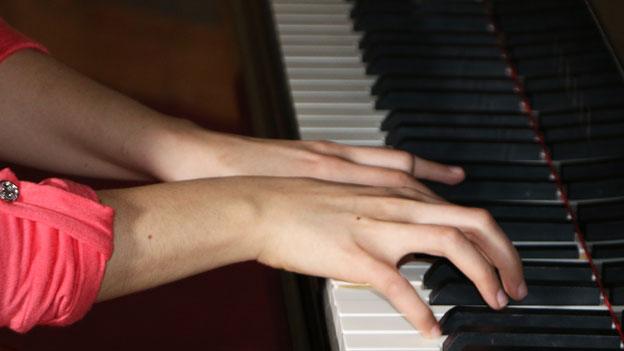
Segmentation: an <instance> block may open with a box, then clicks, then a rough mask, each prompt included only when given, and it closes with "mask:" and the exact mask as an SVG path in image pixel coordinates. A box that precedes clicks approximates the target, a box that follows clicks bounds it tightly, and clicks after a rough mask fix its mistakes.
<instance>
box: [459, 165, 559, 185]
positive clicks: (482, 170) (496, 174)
mask: <svg viewBox="0 0 624 351" xmlns="http://www.w3.org/2000/svg"><path fill="white" fill-rule="evenodd" d="M459 165H460V166H462V167H463V168H464V172H465V173H466V179H469V180H472V179H474V180H507V181H514V180H520V181H527V180H533V181H542V182H545V181H550V174H551V173H550V169H549V168H548V167H547V166H546V165H544V164H514V163H463V164H459Z"/></svg>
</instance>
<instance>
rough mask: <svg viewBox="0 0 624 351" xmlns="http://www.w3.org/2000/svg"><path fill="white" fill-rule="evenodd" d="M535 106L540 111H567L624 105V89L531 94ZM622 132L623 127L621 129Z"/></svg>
mask: <svg viewBox="0 0 624 351" xmlns="http://www.w3.org/2000/svg"><path fill="white" fill-rule="evenodd" d="M531 102H532V104H533V108H534V109H536V110H538V111H540V112H557V111H567V110H569V109H570V107H573V108H574V107H576V108H585V109H587V108H619V107H624V106H623V105H624V89H622V88H617V89H613V88H607V89H589V90H582V91H576V92H570V91H561V92H552V93H545V92H542V93H539V94H534V95H533V96H531ZM619 132H620V133H621V129H620V130H619Z"/></svg>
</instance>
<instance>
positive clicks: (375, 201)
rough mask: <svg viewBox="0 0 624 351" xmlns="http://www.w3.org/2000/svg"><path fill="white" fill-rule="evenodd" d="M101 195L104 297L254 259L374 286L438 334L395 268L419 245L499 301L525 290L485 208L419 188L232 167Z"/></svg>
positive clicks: (513, 256)
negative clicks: (108, 234) (106, 232)
mask: <svg viewBox="0 0 624 351" xmlns="http://www.w3.org/2000/svg"><path fill="white" fill-rule="evenodd" d="M99 195H100V197H101V198H102V199H103V201H104V203H105V204H108V205H110V206H112V207H114V208H115V209H116V210H117V220H116V224H115V232H116V241H115V247H116V250H115V253H114V255H113V258H112V260H111V261H110V263H109V265H108V268H107V272H106V276H105V279H104V283H103V285H102V290H101V292H100V299H108V298H112V297H115V296H119V295H123V294H128V293H131V292H133V291H138V290H142V289H147V288H150V287H153V286H156V285H160V284H164V283H167V282H169V281H172V280H175V279H179V278H182V277H186V276H189V275H192V274H196V273H198V272H201V271H204V270H208V269H212V268H215V267H218V266H223V265H227V264H230V263H234V262H240V261H246V260H254V259H255V260H258V261H259V262H262V263H264V264H267V265H269V266H271V267H275V268H280V269H285V270H288V271H293V272H298V273H303V274H310V275H316V276H322V277H329V278H335V279H340V280H345V281H350V282H355V283H366V284H370V285H372V286H373V287H374V288H375V289H377V290H378V291H379V292H380V293H381V294H383V295H384V296H385V297H386V298H388V300H389V301H390V302H391V303H392V304H393V305H394V306H395V307H396V308H397V310H399V311H400V312H402V313H403V314H404V315H405V317H406V318H407V319H408V320H409V321H410V322H411V323H412V324H413V325H414V326H415V327H416V328H417V329H419V330H421V331H422V332H423V334H424V335H428V336H436V335H439V330H440V329H439V327H438V324H437V322H436V320H435V318H434V317H433V314H432V313H431V311H430V310H429V308H428V307H427V305H426V304H425V303H424V302H423V301H421V300H420V298H419V297H418V296H417V294H416V292H415V291H414V289H413V288H412V286H411V285H410V283H409V282H408V281H407V280H406V279H405V278H403V277H402V276H401V275H400V274H399V272H398V270H397V268H396V265H397V262H398V261H399V260H400V259H401V258H402V257H404V256H405V255H407V254H409V253H414V252H417V253H426V254H431V255H437V256H444V257H447V258H448V259H449V260H451V261H452V262H453V263H454V264H455V265H456V266H457V267H458V268H459V269H461V270H462V271H463V272H464V273H465V274H466V276H468V277H469V278H470V279H471V280H472V281H473V282H474V283H475V284H476V286H477V288H478V289H479V291H480V293H481V294H482V296H483V298H484V299H485V301H486V302H487V303H488V304H489V305H490V306H491V307H492V308H495V309H500V308H503V307H504V306H505V305H506V304H507V302H508V301H507V296H508V295H509V296H511V297H512V298H514V299H522V298H523V297H524V296H525V295H526V285H525V283H524V278H523V272H522V267H521V262H520V259H519V256H518V253H517V252H516V250H515V249H514V248H513V246H512V245H511V243H510V241H509V240H508V239H507V238H506V236H505V234H504V233H503V232H502V231H501V229H500V228H499V227H498V225H497V224H496V222H495V221H494V220H493V219H492V217H491V216H490V215H489V214H488V213H487V212H486V211H484V210H482V209H473V208H465V207H460V206H455V205H451V204H448V203H444V202H440V201H439V200H437V199H434V198H432V197H431V196H430V195H428V194H425V193H423V192H420V191H418V190H416V189H414V188H394V187H369V186H357V185H345V184H340V183H332V182H326V181H320V180H312V179H295V178H274V177H230V178H217V179H206V180H198V181H188V182H177V183H168V184H159V185H152V186H147V187H139V188H132V189H122V190H112V191H103V192H100V193H99ZM497 271H498V272H499V273H500V280H499V277H498V275H497Z"/></svg>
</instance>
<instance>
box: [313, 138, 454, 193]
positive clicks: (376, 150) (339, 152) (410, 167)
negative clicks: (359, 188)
mask: <svg viewBox="0 0 624 351" xmlns="http://www.w3.org/2000/svg"><path fill="white" fill-rule="evenodd" d="M310 147H311V148H312V149H313V150H314V151H317V152H320V153H322V154H325V155H332V156H336V157H341V158H343V159H346V160H349V161H352V162H355V163H358V164H362V165H368V166H374V167H383V168H391V169H396V170H400V171H403V172H405V173H409V174H411V175H413V176H415V177H416V178H422V179H427V180H433V181H437V182H441V183H445V184H451V185H453V184H457V183H459V182H461V181H463V180H464V178H465V174H464V171H463V169H462V168H461V167H457V166H448V165H444V164H441V163H437V162H433V161H429V160H426V159H423V158H420V157H418V156H414V155H412V154H410V153H409V152H406V151H401V150H394V149H389V148H380V147H368V146H348V145H342V144H337V143H331V142H312V143H311V144H310Z"/></svg>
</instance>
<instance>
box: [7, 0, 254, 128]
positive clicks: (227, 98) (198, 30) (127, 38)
mask: <svg viewBox="0 0 624 351" xmlns="http://www.w3.org/2000/svg"><path fill="white" fill-rule="evenodd" d="M162 3H163V2H162V1H154V2H150V1H137V0H125V1H121V0H117V1H81V0H51V1H41V0H6V1H1V2H0V16H2V17H4V18H5V20H6V21H7V22H9V23H10V24H12V25H13V26H14V27H16V28H18V29H19V30H21V31H22V32H24V33H26V34H27V35H29V36H31V37H33V38H35V39H37V40H39V41H40V42H42V43H43V44H45V45H46V46H47V47H48V48H49V49H50V51H51V52H52V54H53V55H54V56H55V57H57V58H58V59H59V60H60V61H62V62H64V63H66V64H67V65H69V66H70V67H73V68H75V69H77V70H78V71H80V72H82V73H84V74H86V75H88V76H90V77H92V78H94V79H96V80H98V81H100V82H102V83H104V84H106V85H108V86H110V87H112V88H114V89H117V90H119V91H122V92H124V93H126V94H128V95H130V96H132V97H135V98H137V99H139V100H141V101H143V102H146V103H148V104H149V105H152V106H154V107H157V108H159V109H160V110H163V111H165V112H171V113H176V114H178V115H182V116H186V117H191V118H192V119H195V120H198V121H200V122H201V123H202V124H204V125H206V126H210V127H213V128H218V129H222V130H228V131H237V130H242V129H243V127H244V126H243V122H242V119H241V114H240V111H239V103H238V100H239V92H238V85H239V71H240V69H239V60H238V56H237V50H236V46H235V45H236V37H235V33H234V30H233V24H232V20H231V18H232V14H231V11H230V7H229V6H228V5H227V4H226V2H225V1H222V2H218V1H207V2H204V3H205V4H206V5H205V6H203V7H204V8H203V11H205V15H201V13H202V12H201V11H202V9H201V8H199V7H197V5H194V6H195V11H194V12H191V13H198V14H200V15H196V16H194V17H191V18H189V13H188V12H189V11H188V10H187V11H186V12H185V11H183V10H182V9H185V8H186V6H188V4H198V2H197V1H189V0H181V1H177V2H171V1H170V2H168V3H170V4H176V5H175V6H169V7H166V6H163V5H162ZM199 4H201V2H199ZM176 8H177V9H179V11H175V9H176ZM192 9H193V8H192ZM215 11H216V12H215Z"/></svg>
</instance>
